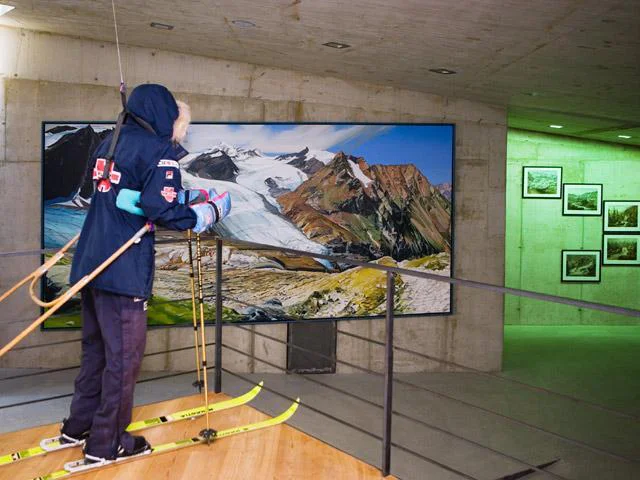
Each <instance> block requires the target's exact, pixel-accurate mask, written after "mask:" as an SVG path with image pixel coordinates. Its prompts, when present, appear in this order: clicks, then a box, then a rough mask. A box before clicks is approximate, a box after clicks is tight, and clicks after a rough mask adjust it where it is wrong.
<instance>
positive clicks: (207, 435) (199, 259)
mask: <svg viewBox="0 0 640 480" xmlns="http://www.w3.org/2000/svg"><path fill="white" fill-rule="evenodd" d="M196 263H197V267H198V300H199V303H200V340H201V345H202V377H203V380H204V404H205V411H206V413H205V417H206V419H207V428H206V429H204V430H202V431H201V432H200V435H201V436H202V437H203V438H206V439H207V443H209V442H210V441H211V439H212V438H213V437H214V436H215V431H214V430H212V429H211V427H210V424H209V386H208V383H207V343H206V339H205V331H204V296H203V294H202V249H201V247H200V234H199V233H197V234H196Z"/></svg>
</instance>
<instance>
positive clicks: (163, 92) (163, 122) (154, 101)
mask: <svg viewBox="0 0 640 480" xmlns="http://www.w3.org/2000/svg"><path fill="white" fill-rule="evenodd" d="M127 108H128V109H129V111H131V112H132V113H133V114H135V115H137V116H138V117H140V118H142V119H143V120H145V121H146V122H147V123H149V124H150V125H151V126H152V127H153V129H154V130H155V132H156V134H157V135H158V136H159V137H160V138H162V139H163V140H169V139H170V138H171V137H172V135H173V124H174V122H175V121H176V119H177V118H178V114H179V112H178V104H177V102H176V100H175V98H173V95H172V94H171V92H170V91H169V90H168V89H167V88H166V87H163V86H162V85H157V84H152V83H151V84H145V85H138V86H137V87H136V88H134V89H133V91H132V92H131V94H130V95H129V100H128V101H127Z"/></svg>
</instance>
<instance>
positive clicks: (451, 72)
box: [429, 68, 458, 75]
mask: <svg viewBox="0 0 640 480" xmlns="http://www.w3.org/2000/svg"><path fill="white" fill-rule="evenodd" d="M429 71H430V72H433V73H439V74H440V75H455V74H456V73H458V72H456V71H455V70H449V69H448V68H430V69H429Z"/></svg>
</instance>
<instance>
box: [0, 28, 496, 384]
mask: <svg viewBox="0 0 640 480" xmlns="http://www.w3.org/2000/svg"><path fill="white" fill-rule="evenodd" d="M0 44H2V45H3V50H4V53H3V56H1V57H0V73H1V75H2V77H1V80H0V95H2V102H1V107H0V108H2V112H0V113H1V114H2V120H3V121H2V125H1V127H0V146H2V147H3V148H1V149H0V192H2V193H1V194H0V195H1V196H2V197H1V198H2V199H3V201H2V202H0V218H2V229H1V230H0V251H2V252H6V251H12V250H24V249H36V248H39V246H40V162H41V159H40V151H41V145H40V125H41V122H42V121H43V120H47V119H48V120H54V119H55V120H60V119H77V120H83V119H84V120H89V119H91V120H113V119H114V118H115V117H116V115H117V113H118V110H119V102H118V96H117V91H116V88H115V86H116V85H118V83H119V75H118V72H117V69H116V65H117V63H116V57H115V48H114V46H113V45H112V44H108V43H101V42H95V41H87V40H81V39H75V38H70V37H62V36H55V35H49V34H44V33H35V32H30V31H21V30H14V29H6V28H0ZM123 59H124V66H125V75H126V77H127V78H126V79H127V82H128V84H129V85H131V86H134V85H136V84H139V83H143V82H148V81H153V82H158V83H162V84H164V85H166V86H167V87H169V88H170V89H171V90H172V91H174V92H176V94H177V96H178V97H179V98H183V99H185V100H186V101H187V102H188V103H189V104H190V105H191V106H192V109H193V116H194V119H195V120H201V121H213V120H215V121H307V122H310V121H320V122H322V121H345V122H350V121H353V122H406V123H412V122H448V123H455V124H456V172H455V182H456V191H455V195H456V212H455V216H456V223H455V236H456V238H455V241H456V243H455V274H456V276H458V277H462V278H468V279H474V280H481V281H486V282H491V283H494V284H502V282H503V278H504V210H505V204H504V191H505V157H506V125H505V123H506V115H505V111H504V110H503V109H501V108H496V107H492V106H489V105H484V104H479V103H474V102H470V101H467V100H463V99H454V98H445V97H441V96H436V95H427V94H423V93H416V92H412V91H407V90H399V89H394V88H391V87H384V86H377V85H371V84H366V83H360V82H348V81H344V80H339V79H335V78H329V77H319V76H313V75H308V74H303V73H298V72H293V71H287V70H281V69H274V68H267V67H261V66H257V65H250V64H243V63H237V62H229V61H223V60H215V59H210V58H203V57H195V56H190V55H185V54H177V53H171V52H163V51H156V50H150V49H144V48H133V47H132V48H125V49H124V51H123ZM37 262H38V258H36V257H18V258H16V257H14V258H6V257H4V258H0V291H2V290H4V289H6V288H8V287H9V286H10V285H11V284H13V283H14V282H15V281H16V280H17V279H19V278H20V277H21V276H23V275H25V274H26V273H28V272H30V271H31V270H32V269H33V268H34V267H35V266H36V265H37ZM453 308H454V311H455V315H453V316H447V317H428V318H413V319H403V320H399V321H398V322H397V327H396V339H397V343H398V344H399V345H402V346H404V347H407V348H411V349H414V350H418V351H420V352H424V353H428V354H430V355H433V356H437V357H442V358H446V359H449V360H453V361H456V362H460V363H464V364H467V365H470V366H473V367H476V368H481V369H486V370H497V369H499V368H500V366H501V355H502V315H503V301H502V298H501V296H497V295H495V296H492V295H488V294H486V293H484V292H478V291H469V290H468V289H462V288H460V289H456V290H455V291H454V306H453ZM36 316H37V309H36V308H34V307H33V305H32V304H30V303H29V302H28V301H27V297H26V294H24V292H21V293H19V294H17V295H16V296H15V297H14V298H13V299H12V300H10V301H8V302H7V303H4V304H2V305H0V343H2V344H4V343H6V341H8V340H9V339H10V338H12V337H13V336H14V335H15V334H17V333H18V332H19V331H20V330H21V329H22V328H24V326H25V325H26V324H28V321H29V320H31V319H33V318H35V317H36ZM251 328H252V329H255V330H257V331H260V332H264V333H266V334H269V335H272V336H275V337H278V338H280V339H283V340H284V339H286V326H285V325H274V326H254V327H251ZM339 328H340V329H342V330H344V331H350V332H354V333H358V334H360V335H363V336H366V337H371V338H376V339H378V340H380V339H382V338H383V334H384V325H383V323H382V321H371V322H369V321H358V322H342V323H340V324H339ZM77 337H78V333H77V332H46V333H43V332H36V333H34V334H32V335H31V336H30V337H29V338H28V339H27V340H26V341H25V342H24V343H23V344H22V345H23V346H24V345H34V344H42V343H49V342H55V341H64V340H68V339H71V338H77ZM224 338H225V342H227V343H228V344H229V345H233V346H236V347H238V348H241V349H243V350H249V351H252V352H254V353H255V354H257V355H258V356H261V357H263V358H265V359H268V360H269V361H271V362H274V363H277V364H280V365H284V364H285V348H284V346H283V345H281V344H278V343H275V342H273V341H269V340H265V339H263V338H261V337H259V336H256V335H252V334H251V333H248V332H244V331H241V330H238V329H235V328H232V327H225V329H224ZM191 342H192V333H191V330H190V329H185V328H178V329H158V330H152V331H150V332H149V336H148V346H147V352H153V351H160V350H163V349H167V348H176V347H181V346H186V345H189V344H190V343H191ZM338 356H339V358H340V359H343V360H345V361H349V362H354V363H357V364H360V365H363V366H367V367H373V368H380V367H381V365H382V351H381V349H380V348H379V347H376V346H374V345H370V344H368V343H364V342H363V341H361V340H356V339H353V338H350V337H346V336H344V335H339V338H338ZM78 359H79V345H78V344H63V345H60V346H57V347H56V346H54V347H48V348H32V349H27V350H20V351H15V352H11V353H10V354H8V355H7V356H6V357H5V358H3V359H2V360H1V361H0V365H6V366H9V365H11V366H25V367H34V366H39V367H42V366H47V367H54V366H64V365H73V364H77V363H78ZM223 362H224V365H225V366H226V367H228V368H230V369H235V370H239V371H250V370H253V369H256V370H269V368H265V366H264V364H260V363H259V362H250V361H249V360H247V359H246V358H245V357H242V356H240V355H239V354H234V353H231V352H229V351H226V350H225V352H224V360H223ZM192 367H193V355H192V353H191V352H183V353H179V354H172V355H158V356H153V357H149V358H147V359H145V365H144V368H147V369H189V368H192ZM396 367H397V368H398V369H399V370H403V371H412V370H425V369H433V368H437V367H438V365H437V364H430V363H429V362H425V361H424V360H421V359H420V358H415V357H411V356H408V355H398V356H397V364H396ZM340 371H348V369H345V368H343V367H340Z"/></svg>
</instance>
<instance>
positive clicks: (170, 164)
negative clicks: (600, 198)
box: [158, 159, 180, 168]
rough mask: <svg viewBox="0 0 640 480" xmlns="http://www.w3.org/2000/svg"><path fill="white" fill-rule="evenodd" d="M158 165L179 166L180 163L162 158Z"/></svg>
mask: <svg viewBox="0 0 640 480" xmlns="http://www.w3.org/2000/svg"><path fill="white" fill-rule="evenodd" d="M158 167H171V168H180V165H179V164H178V162H176V161H175V160H166V159H162V160H160V161H159V162H158Z"/></svg>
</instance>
